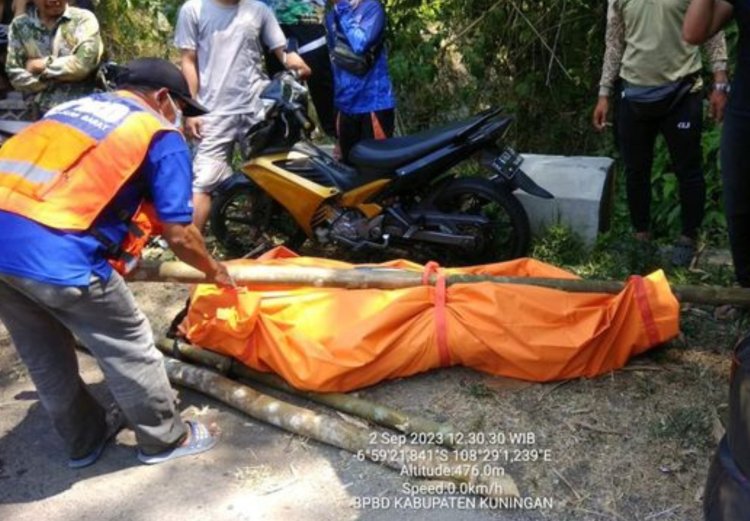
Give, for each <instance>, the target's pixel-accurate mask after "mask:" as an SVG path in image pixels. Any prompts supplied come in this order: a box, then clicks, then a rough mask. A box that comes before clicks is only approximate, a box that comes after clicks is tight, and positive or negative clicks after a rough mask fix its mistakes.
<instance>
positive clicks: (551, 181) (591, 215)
mask: <svg viewBox="0 0 750 521" xmlns="http://www.w3.org/2000/svg"><path fill="white" fill-rule="evenodd" d="M522 156H523V158H524V162H523V164H522V165H521V169H523V171H524V172H526V174H528V176H529V177H531V178H532V179H533V180H534V181H536V183H537V184H539V185H540V186H542V187H543V188H545V189H546V190H547V191H549V192H550V193H552V194H553V195H554V196H555V198H554V199H540V198H538V197H534V196H531V195H529V194H527V193H525V192H522V191H520V190H518V191H516V192H515V195H516V196H517V197H518V200H519V201H521V204H523V206H524V208H525V209H526V212H527V213H528V214H529V221H530V223H531V229H532V233H534V234H540V233H542V232H543V231H544V230H545V229H546V228H548V227H550V226H553V225H557V224H561V225H564V226H568V227H570V228H571V229H572V230H573V232H575V233H576V234H578V235H579V236H580V237H581V239H582V240H583V241H584V243H585V244H586V245H587V246H589V247H591V246H593V245H594V242H595V241H596V237H597V235H598V233H599V232H600V231H606V230H607V229H608V228H609V220H610V216H611V212H612V199H613V183H614V168H613V165H614V160H613V159H611V158H609V157H592V156H570V157H568V156H548V155H537V154H522Z"/></svg>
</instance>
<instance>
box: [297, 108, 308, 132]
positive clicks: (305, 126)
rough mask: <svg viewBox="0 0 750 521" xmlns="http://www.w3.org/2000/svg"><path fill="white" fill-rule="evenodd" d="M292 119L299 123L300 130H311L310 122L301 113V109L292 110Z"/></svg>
mask: <svg viewBox="0 0 750 521" xmlns="http://www.w3.org/2000/svg"><path fill="white" fill-rule="evenodd" d="M294 117H295V118H296V119H297V121H299V124H300V125H302V128H303V129H304V130H305V131H308V130H310V129H311V128H312V123H310V120H309V119H307V117H306V116H305V115H304V114H303V113H302V110H301V109H298V108H297V109H294Z"/></svg>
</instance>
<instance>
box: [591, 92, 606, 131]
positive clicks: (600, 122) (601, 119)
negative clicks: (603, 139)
mask: <svg viewBox="0 0 750 521" xmlns="http://www.w3.org/2000/svg"><path fill="white" fill-rule="evenodd" d="M608 113H609V98H608V97H607V96H599V100H598V101H597V102H596V107H595V108H594V115H593V117H592V118H591V122H592V124H593V125H594V128H595V129H596V130H597V131H598V132H602V131H603V130H604V128H605V127H606V126H607V123H608V122H607V114H608Z"/></svg>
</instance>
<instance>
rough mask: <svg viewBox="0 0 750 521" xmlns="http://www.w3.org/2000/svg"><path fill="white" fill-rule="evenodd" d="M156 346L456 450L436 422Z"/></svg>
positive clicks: (451, 436) (450, 432) (169, 344)
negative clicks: (310, 389) (306, 388)
mask: <svg viewBox="0 0 750 521" xmlns="http://www.w3.org/2000/svg"><path fill="white" fill-rule="evenodd" d="M156 346H157V347H158V348H159V349H160V350H161V351H162V352H163V353H165V354H166V355H170V356H174V357H176V358H179V357H184V358H186V359H188V360H190V361H191V362H195V363H198V364H201V365H203V366H207V367H211V368H214V369H216V370H218V371H219V372H220V373H221V374H224V375H230V376H237V377H239V378H245V379H247V380H251V381H253V382H259V383H262V384H263V385H267V386H268V387H271V388H273V389H276V390H279V391H283V392H285V393H287V394H292V395H294V396H297V397H300V398H305V399H308V400H311V401H313V402H317V403H320V404H323V405H327V406H329V407H332V408H334V409H336V410H338V411H341V412H343V413H346V414H351V415H353V416H358V417H360V418H364V419H365V420H368V421H371V422H373V423H377V424H379V425H383V426H385V427H390V428H392V429H396V430H398V431H401V432H403V433H406V434H417V433H424V434H435V436H426V437H419V436H415V438H416V439H419V438H423V439H430V440H435V441H436V442H441V443H438V444H440V445H444V446H447V447H452V446H454V441H455V440H456V439H457V437H456V436H455V433H456V430H455V429H454V428H453V426H451V425H446V424H442V423H438V422H434V421H432V420H428V419H427V418H422V417H420V416H414V415H409V414H405V413H403V412H401V411H398V410H396V409H393V408H392V407H387V406H384V405H380V404H377V403H374V402H371V401H369V400H364V399H362V398H357V397H355V396H352V395H350V394H343V393H316V392H309V391H300V390H298V389H295V388H294V387H292V386H290V385H289V384H287V383H286V382H285V381H284V380H282V379H281V378H279V377H278V376H276V375H274V374H271V373H261V372H259V371H255V370H253V369H250V368H249V367H247V366H244V365H241V364H238V363H236V362H235V361H234V360H233V359H232V358H230V357H228V356H224V355H220V354H218V353H214V352H213V351H209V350H207V349H203V348H202V347H198V346H194V345H192V344H189V343H186V342H179V341H174V340H169V339H166V338H165V339H161V340H159V341H158V342H157V343H156ZM175 350H176V352H175Z"/></svg>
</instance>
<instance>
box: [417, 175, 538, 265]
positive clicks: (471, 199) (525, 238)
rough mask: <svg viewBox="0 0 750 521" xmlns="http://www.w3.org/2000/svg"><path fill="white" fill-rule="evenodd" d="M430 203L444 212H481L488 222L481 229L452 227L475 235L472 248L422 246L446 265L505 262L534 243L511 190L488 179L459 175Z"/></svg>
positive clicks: (459, 231) (522, 209)
mask: <svg viewBox="0 0 750 521" xmlns="http://www.w3.org/2000/svg"><path fill="white" fill-rule="evenodd" d="M431 204H432V205H433V206H434V207H435V208H436V209H437V210H439V211H441V212H445V213H463V214H469V215H482V216H484V217H485V218H487V219H488V221H489V223H488V225H486V226H483V227H482V228H481V229H479V228H476V227H474V226H471V225H466V226H465V227H458V228H457V229H455V230H451V231H452V232H455V233H461V234H468V235H473V236H474V237H475V239H476V245H475V246H474V247H472V248H461V247H455V246H437V245H424V247H421V248H420V249H421V250H423V255H424V254H427V255H428V256H429V257H430V259H429V260H435V261H437V262H438V263H440V264H441V265H444V266H466V265H470V264H485V263H490V262H502V261H507V260H511V259H516V258H519V257H524V256H526V255H527V254H528V252H529V248H530V247H531V229H530V226H529V218H528V215H527V214H526V210H524V208H523V206H522V205H521V203H520V202H519V201H518V199H516V198H515V196H514V195H513V194H512V193H511V192H510V190H508V189H505V188H503V187H498V186H495V185H494V184H492V183H490V182H489V181H487V180H485V179H477V178H459V179H455V180H453V181H451V182H450V184H448V185H447V186H445V187H444V188H443V189H442V190H441V191H440V192H439V193H438V194H437V195H436V196H435V197H434V199H433V200H432V202H431ZM446 231H447V230H446ZM423 255H420V256H422V257H423ZM418 260H422V261H424V260H425V258H424V257H423V258H422V259H418Z"/></svg>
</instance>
